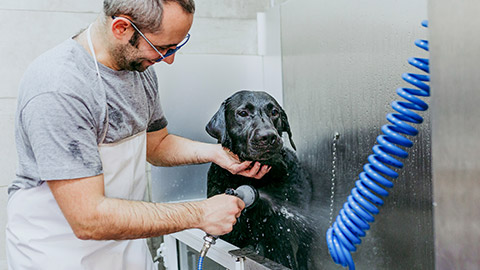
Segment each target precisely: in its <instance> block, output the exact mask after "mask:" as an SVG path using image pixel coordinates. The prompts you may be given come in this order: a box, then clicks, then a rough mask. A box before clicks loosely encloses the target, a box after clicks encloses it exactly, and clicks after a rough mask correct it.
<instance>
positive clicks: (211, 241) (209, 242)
mask: <svg viewBox="0 0 480 270" xmlns="http://www.w3.org/2000/svg"><path fill="white" fill-rule="evenodd" d="M217 238H218V236H214V235H211V234H206V235H205V236H204V237H203V240H204V242H203V247H202V249H201V250H200V257H205V255H207V251H208V250H209V249H210V247H211V246H213V245H215V242H216V241H217Z"/></svg>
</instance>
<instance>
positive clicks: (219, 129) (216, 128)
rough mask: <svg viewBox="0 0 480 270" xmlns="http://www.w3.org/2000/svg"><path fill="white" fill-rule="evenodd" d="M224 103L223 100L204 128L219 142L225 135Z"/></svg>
mask: <svg viewBox="0 0 480 270" xmlns="http://www.w3.org/2000/svg"><path fill="white" fill-rule="evenodd" d="M225 103H226V101H224V102H223V103H222V105H220V108H219V109H218V111H217V112H216V113H215V115H214V116H213V117H212V119H210V121H209V122H208V124H207V126H206V127H205V130H207V133H208V134H209V135H210V136H212V137H213V138H215V139H217V141H218V142H219V143H222V142H223V138H224V137H225V133H226V132H227V131H226V127H225Z"/></svg>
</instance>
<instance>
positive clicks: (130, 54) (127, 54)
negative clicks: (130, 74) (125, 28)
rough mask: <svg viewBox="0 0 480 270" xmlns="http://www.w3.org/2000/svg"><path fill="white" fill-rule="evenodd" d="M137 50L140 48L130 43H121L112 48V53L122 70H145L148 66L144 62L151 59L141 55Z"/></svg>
mask: <svg viewBox="0 0 480 270" xmlns="http://www.w3.org/2000/svg"><path fill="white" fill-rule="evenodd" d="M137 52H138V50H136V49H135V47H134V46H132V45H130V44H119V45H117V46H115V47H114V48H113V49H112V51H111V55H112V56H113V59H115V61H116V64H117V67H118V68H119V69H120V70H130V71H138V72H144V71H145V70H146V69H147V68H148V66H144V65H143V64H142V63H143V62H144V61H146V60H149V59H146V58H142V57H139V56H138V54H137Z"/></svg>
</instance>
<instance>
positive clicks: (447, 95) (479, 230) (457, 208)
mask: <svg viewBox="0 0 480 270" xmlns="http://www.w3.org/2000/svg"><path fill="white" fill-rule="evenodd" d="M479 12H480V2H478V1H473V0H470V1H447V0H438V1H430V3H429V16H430V23H431V28H430V40H431V43H430V44H431V45H430V48H431V59H432V71H431V72H432V82H431V86H432V99H433V100H432V139H433V140H432V160H433V191H434V202H435V204H434V205H435V208H434V213H435V255H436V256H435V262H436V266H437V267H436V268H437V269H439V270H444V269H445V270H447V269H467V270H470V269H472V270H473V269H480V256H479V255H480V211H479V207H478V202H479V201H480V152H479V150H480V142H479V140H478V138H479V134H480V125H479V124H478V122H479V120H478V119H480V107H479V104H480V94H479V91H480V86H479V85H480V77H479V75H478V74H479V73H478V70H479V67H478V66H479V63H480V51H479V48H480V35H479V34H478V29H480V18H479V17H478V14H479Z"/></svg>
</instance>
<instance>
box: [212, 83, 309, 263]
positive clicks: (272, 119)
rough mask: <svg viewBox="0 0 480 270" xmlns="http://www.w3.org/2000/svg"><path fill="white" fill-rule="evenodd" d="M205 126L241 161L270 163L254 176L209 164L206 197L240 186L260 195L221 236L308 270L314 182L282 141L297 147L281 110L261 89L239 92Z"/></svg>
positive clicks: (269, 257) (223, 104) (278, 261)
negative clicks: (284, 135)
mask: <svg viewBox="0 0 480 270" xmlns="http://www.w3.org/2000/svg"><path fill="white" fill-rule="evenodd" d="M206 130H207V132H208V134H210V135H211V136H212V137H214V138H216V139H217V140H218V142H220V143H221V144H222V145H223V146H224V147H226V148H228V149H230V150H231V151H232V152H233V153H234V154H236V155H238V157H239V158H240V159H241V160H251V161H259V162H260V163H261V164H267V165H270V166H271V167H272V169H271V170H270V172H269V173H267V174H266V175H265V176H264V177H263V178H262V179H259V180H257V179H252V178H247V177H243V176H239V175H232V174H230V173H229V172H228V171H226V170H224V169H222V168H221V167H219V166H217V165H216V164H212V165H211V167H210V169H209V171H208V196H209V197H210V196H213V195H216V194H219V193H223V192H225V190H226V189H227V188H237V187H238V186H241V185H244V184H248V185H251V186H253V187H255V188H256V189H257V190H258V192H259V194H260V197H259V200H258V201H257V202H256V204H255V205H254V206H253V207H252V208H250V209H247V210H246V211H245V212H244V213H243V214H242V215H241V216H240V218H239V219H238V222H237V224H236V225H235V226H234V228H233V231H232V232H231V233H229V234H227V235H224V236H222V237H221V238H222V239H224V240H225V241H227V242H230V243H232V244H234V245H236V246H237V247H240V248H251V249H254V251H255V252H256V253H258V254H260V255H262V256H264V257H266V258H268V259H271V260H273V261H275V262H277V263H280V264H282V265H284V266H286V267H289V268H291V269H308V268H309V267H308V265H309V250H310V243H311V241H312V238H313V235H312V234H313V231H312V226H311V222H310V221H309V218H308V212H307V211H308V207H309V204H310V200H311V195H312V194H311V192H312V184H311V179H310V177H309V176H308V174H307V173H306V171H305V170H303V169H302V167H301V166H300V164H299V162H298V159H297V157H296V155H295V153H294V152H293V151H292V150H290V149H289V148H287V147H285V146H284V145H283V140H282V133H283V132H286V133H287V134H288V136H289V140H290V144H291V146H292V147H293V148H294V149H295V144H294V143H293V140H292V132H291V131H290V125H289V123H288V119H287V115H286V113H285V111H284V110H283V109H282V107H281V106H280V105H279V104H278V102H277V101H276V100H275V99H274V98H273V97H272V96H270V95H269V94H267V93H265V92H259V91H246V90H244V91H239V92H237V93H235V94H233V95H232V96H231V97H229V98H228V99H226V100H225V101H224V102H223V103H222V105H221V106H220V109H219V110H218V111H217V113H216V114H215V115H214V116H213V117H212V119H211V120H210V122H209V123H208V124H207V126H206ZM252 164H253V163H252Z"/></svg>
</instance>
